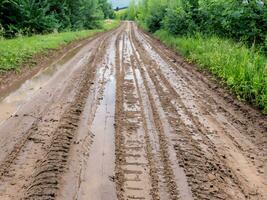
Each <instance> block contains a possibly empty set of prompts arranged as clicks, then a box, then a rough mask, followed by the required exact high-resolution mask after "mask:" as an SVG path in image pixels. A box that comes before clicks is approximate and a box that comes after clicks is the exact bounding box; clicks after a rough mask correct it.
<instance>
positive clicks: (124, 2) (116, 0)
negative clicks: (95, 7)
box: [109, 0, 130, 8]
mask: <svg viewBox="0 0 267 200" xmlns="http://www.w3.org/2000/svg"><path fill="white" fill-rule="evenodd" d="M109 1H110V2H111V4H112V7H113V8H116V7H119V8H121V7H126V6H128V5H129V2H130V0H109Z"/></svg>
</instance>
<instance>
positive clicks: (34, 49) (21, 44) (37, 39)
mask: <svg viewBox="0 0 267 200" xmlns="http://www.w3.org/2000/svg"><path fill="white" fill-rule="evenodd" d="M118 25H119V21H117V20H115V21H110V20H107V21H105V22H104V23H103V27H102V29H96V30H83V31H76V32H63V33H54V34H48V35H35V36H32V37H19V38H16V39H10V40H5V39H4V40H0V72H6V71H10V70H16V71H19V70H20V66H21V64H22V63H24V62H26V61H28V60H29V59H31V58H32V56H33V55H35V54H38V53H46V52H47V51H48V50H52V49H58V48H59V47H60V46H61V45H64V44H69V43H71V42H72V41H75V40H78V39H83V38H87V37H90V36H93V35H95V34H96V33H99V32H103V31H107V30H110V29H113V28H115V27H117V26H118Z"/></svg>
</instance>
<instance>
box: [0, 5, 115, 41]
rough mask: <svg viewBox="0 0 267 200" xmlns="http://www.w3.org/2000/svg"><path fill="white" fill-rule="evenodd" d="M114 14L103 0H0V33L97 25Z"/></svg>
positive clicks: (58, 29) (78, 28)
mask: <svg viewBox="0 0 267 200" xmlns="http://www.w3.org/2000/svg"><path fill="white" fill-rule="evenodd" d="M105 18H114V11H113V9H112V7H111V5H110V4H109V3H108V1H107V0H0V36H1V35H2V36H4V37H7V38H11V37H14V36H17V35H25V34H27V35H31V34H39V33H50V32H55V31H63V30H80V29H91V28H98V27H100V26H101V22H102V20H103V19H105Z"/></svg>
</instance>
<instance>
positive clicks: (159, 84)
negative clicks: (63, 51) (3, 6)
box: [0, 22, 267, 200]
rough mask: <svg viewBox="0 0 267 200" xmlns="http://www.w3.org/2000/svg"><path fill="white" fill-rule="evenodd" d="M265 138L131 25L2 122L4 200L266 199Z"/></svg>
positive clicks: (76, 59) (90, 49)
mask: <svg viewBox="0 0 267 200" xmlns="http://www.w3.org/2000/svg"><path fill="white" fill-rule="evenodd" d="M0 114H2V113H0ZM266 131H267V121H266V117H264V116H262V115H261V114H260V113H259V112H258V111H256V110H254V109H252V108H250V107H248V106H247V105H244V104H242V103H240V102H238V101H236V100H235V99H233V98H232V97H231V95H227V93H225V91H224V90H223V89H220V88H219V87H218V85H217V84H216V83H214V82H213V81H212V80H211V79H210V78H209V77H208V78H207V77H205V76H204V75H203V74H201V73H199V72H198V71H197V70H195V69H194V67H192V66H190V65H188V64H186V63H185V62H183V61H182V59H181V58H180V57H178V56H177V55H175V53H174V52H172V51H170V50H169V49H167V48H166V47H165V46H163V45H162V44H160V43H159V42H158V41H156V40H154V39H153V38H151V37H150V36H148V35H146V34H145V33H143V32H142V31H140V30H139V29H138V28H137V27H136V25H135V24H133V23H130V22H125V23H123V24H122V25H121V26H120V27H119V28H117V29H116V30H114V31H110V32H107V33H104V34H102V35H100V36H98V37H97V38H94V39H92V40H90V41H88V42H87V43H85V44H84V45H82V46H81V47H80V48H77V49H76V50H74V53H73V54H71V55H70V56H68V57H67V59H66V60H65V61H64V64H63V65H62V67H61V69H60V70H57V71H56V72H55V73H54V74H53V75H52V76H51V77H50V78H49V80H48V81H47V82H46V83H45V84H43V85H42V87H41V88H40V89H39V90H37V91H36V92H35V93H34V94H32V96H31V98H29V99H27V101H26V100H25V102H24V103H23V104H22V105H20V108H19V109H18V111H17V112H16V114H15V115H13V116H12V117H10V118H8V119H6V120H5V121H4V122H2V123H1V124H0V134H1V137H0V150H1V152H2V153H1V155H0V199H64V200H66V199H104V200H110V199H125V200H126V199H151V200H152V199H153V200H156V199H163V200H169V199H173V200H178V199H181V200H189V199H236V200H240V199H241V200H242V199H254V200H262V199H266V198H267V197H266V194H267V185H266V184H267V183H266V178H265V177H266V152H267V151H266V150H267V148H266V147H267V143H266Z"/></svg>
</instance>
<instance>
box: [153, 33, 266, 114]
mask: <svg viewBox="0 0 267 200" xmlns="http://www.w3.org/2000/svg"><path fill="white" fill-rule="evenodd" d="M155 36H156V37H157V38H159V39H160V40H161V41H162V42H164V43H165V44H167V45H168V46H170V47H172V48H175V49H177V51H179V52H180V53H181V54H182V55H183V56H184V57H185V58H186V59H187V60H188V61H189V62H193V63H196V64H197V65H198V66H199V67H200V68H202V69H208V70H209V71H210V72H211V73H212V74H214V75H216V76H217V77H219V78H221V80H222V81H223V82H224V83H226V84H227V85H228V87H229V88H230V89H231V90H232V91H233V92H234V93H235V94H236V95H237V96H238V97H239V98H240V99H244V100H246V101H248V102H250V103H252V104H254V105H256V106H257V107H258V108H260V109H262V110H263V112H264V113H265V114H267V58H266V57H265V56H264V55H262V54H260V53H259V52H257V51H256V50H254V49H252V48H251V49H249V48H247V47H245V46H244V45H242V44H241V43H235V42H233V41H230V40H226V39H222V38H219V37H216V36H213V37H203V36H201V35H197V36H195V37H189V36H187V37H185V36H184V37H178V36H173V35H171V34H169V33H168V32H166V31H165V30H159V31H157V32H156V33H155Z"/></svg>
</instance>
